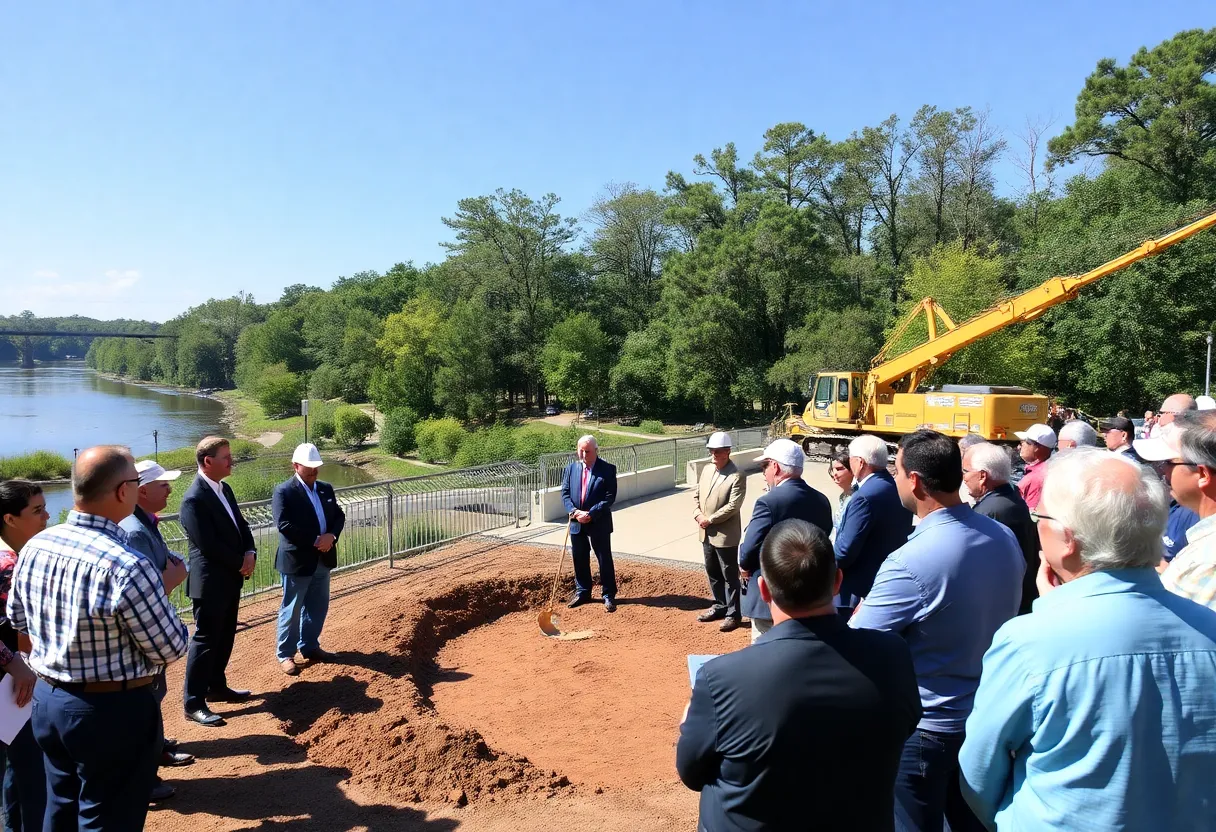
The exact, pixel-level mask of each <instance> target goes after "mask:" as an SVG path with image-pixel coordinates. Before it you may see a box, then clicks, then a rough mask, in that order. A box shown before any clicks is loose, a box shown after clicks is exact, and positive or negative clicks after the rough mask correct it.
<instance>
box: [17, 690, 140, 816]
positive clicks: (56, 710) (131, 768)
mask: <svg viewBox="0 0 1216 832" xmlns="http://www.w3.org/2000/svg"><path fill="white" fill-rule="evenodd" d="M30 722H31V723H32V724H33V728H34V738H35V739H36V740H37V741H38V745H39V746H40V747H41V748H42V752H43V754H45V755H46V782H47V791H48V794H47V798H48V801H47V814H46V821H45V825H44V826H43V830H44V832H131V830H134V829H143V828H144V820H145V819H146V818H147V815H148V798H149V797H150V796H151V794H152V787H153V786H154V785H155V783H156V767H157V764H158V763H159V762H160V752H161V732H162V730H163V728H162V726H161V722H160V705H159V704H158V703H157V701H156V694H154V693H153V692H152V688H151V686H145V687H141V688H135V689H134V690H127V691H117V692H114V693H72V692H68V691H65V690H63V689H62V688H54V687H51V686H50V685H48V684H47V683H46V682H44V681H42V680H41V679H40V680H38V684H37V685H36V686H35V687H34V712H33V715H32V717H31V718H30Z"/></svg>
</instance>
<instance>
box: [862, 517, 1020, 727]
mask: <svg viewBox="0 0 1216 832" xmlns="http://www.w3.org/2000/svg"><path fill="white" fill-rule="evenodd" d="M1025 571H1026V560H1025V559H1024V558H1023V557H1022V550H1021V548H1020V547H1019V546H1018V542H1017V538H1015V537H1014V536H1013V532H1011V531H1010V530H1009V529H1008V528H1006V527H1005V526H1003V525H1001V524H1000V523H998V522H997V521H995V520H992V519H990V518H987V517H984V516H982V515H979V514H976V513H975V511H973V510H972V508H971V507H970V506H968V505H958V506H952V507H950V508H942V509H938V510H937V511H934V512H932V513H931V514H929V515H926V516H925V517H924V519H922V520H921V521H920V523H919V524H918V525H917V526H916V528H915V529H913V530H912V534H911V535H909V537H908V542H907V543H905V544H904V545H903V546H901V547H899V548H898V549H896V550H895V551H894V552H892V553H891V554H890V555H888V556H887V559H886V560H885V561H883V564H882V566H880V567H879V569H878V575H877V576H876V577H875V578H874V587H873V588H872V589H871V590H870V594H869V595H867V596H866V599H865V601H863V602H862V603H861V606H859V607H858V608H857V612H856V614H854V616H853V617H852V618H851V619H850V620H849V625H850V626H851V627H859V628H866V629H870V630H887V631H890V632H895V633H899V634H900V635H901V636H903V637H904V641H906V642H907V643H908V648H909V649H910V650H911V651H912V665H913V667H915V668H916V683H917V685H918V686H919V687H920V702H921V706H922V707H923V708H924V717H923V718H922V719H921V721H920V725H919V726H918V727H919V728H920V729H922V730H925V731H937V732H940V733H947V734H952V733H959V732H961V731H962V730H963V728H964V725H965V723H966V721H967V714H969V713H970V712H971V701H972V699H973V698H974V696H975V689H976V688H977V687H979V683H980V670H981V668H982V667H983V661H984V651H985V650H987V649H988V645H989V644H991V643H992V636H993V634H994V633H996V631H997V629H998V628H999V627H1000V626H1001V625H1002V624H1004V623H1005V622H1006V621H1008V620H1009V619H1010V618H1013V617H1014V616H1015V615H1017V612H1018V605H1019V604H1020V603H1021V600H1022V574H1023V573H1024V572H1025Z"/></svg>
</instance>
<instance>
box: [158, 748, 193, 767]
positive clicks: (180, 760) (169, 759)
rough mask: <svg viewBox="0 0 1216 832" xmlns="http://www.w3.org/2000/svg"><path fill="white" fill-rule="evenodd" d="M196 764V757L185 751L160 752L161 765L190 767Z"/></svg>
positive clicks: (166, 750)
mask: <svg viewBox="0 0 1216 832" xmlns="http://www.w3.org/2000/svg"><path fill="white" fill-rule="evenodd" d="M193 762H194V755H193V754H187V753H185V752H184V751H169V750H168V749H165V750H164V751H162V752H160V764H161V765H162V766H188V765H190V764H191V763H193Z"/></svg>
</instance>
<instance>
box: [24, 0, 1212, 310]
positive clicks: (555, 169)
mask: <svg viewBox="0 0 1216 832" xmlns="http://www.w3.org/2000/svg"><path fill="white" fill-rule="evenodd" d="M997 6H1000V7H1002V8H1001V9H1000V10H997V9H996V8H995V7H997ZM990 7H991V8H990ZM1212 25H1216V13H1213V9H1212V8H1211V7H1210V6H1208V5H1207V4H1206V3H1198V2H1194V0H1189V1H1188V2H1178V1H1177V0H1160V2H1157V3H1155V4H1153V5H1152V7H1151V8H1150V6H1147V5H1145V4H1144V3H1143V2H1127V0H1111V2H1107V3H1103V4H1101V6H1100V8H1099V7H1095V6H1094V4H1092V3H1080V2H1042V0H1035V1H1034V2H1023V3H1007V4H1006V3H1001V4H996V3H976V2H974V1H973V0H972V2H949V3H946V2H937V3H933V4H929V3H912V2H874V3H856V4H848V3H823V2H820V3H811V2H786V3H780V4H779V3H774V2H754V3H739V2H733V3H732V2H692V1H691V0H689V2H683V3H675V2H658V1H657V0H656V1H655V2H632V1H631V2H612V3H604V2H589V1H588V2H572V1H571V0H567V2H550V3H520V2H501V0H500V2H476V3H473V2H469V3H446V4H445V3H406V2H395V3H387V2H385V3H373V2H360V1H358V0H357V2H353V3H351V2H344V3H322V2H286V1H285V0H278V1H276V2H269V1H267V0H258V2H206V3H164V4H162V3H150V2H146V3H142V4H141V3H128V2H108V3H107V2H91V3H71V2H64V3H17V2H11V3H6V4H4V5H3V7H2V9H0V298H3V303H2V304H0V310H3V311H4V313H6V314H11V313H15V312H18V311H20V310H22V309H25V308H29V309H32V310H33V311H34V312H36V313H38V314H43V315H59V314H73V313H77V314H85V315H93V316H97V317H101V318H110V317H120V316H125V317H139V318H149V319H153V320H164V319H166V318H169V317H172V316H173V315H175V314H177V313H179V312H181V311H183V310H184V309H185V308H186V307H188V306H190V305H192V304H196V303H199V302H201V301H204V300H206V299H207V298H208V297H222V296H228V295H231V294H232V293H234V292H236V291H237V290H241V289H243V290H246V291H249V292H252V293H253V294H254V296H255V297H256V298H257V299H258V300H259V301H270V300H273V299H275V298H276V297H278V294H279V292H280V290H281V289H282V287H283V286H285V285H288V284H291V283H309V284H315V285H321V286H329V285H330V284H331V283H332V282H333V280H334V279H335V278H337V277H338V276H339V275H349V274H352V273H354V272H358V271H362V270H365V269H376V270H384V269H386V268H388V267H390V266H391V265H392V264H393V263H396V262H400V261H405V260H413V261H414V262H415V263H417V264H419V265H421V264H423V263H425V262H427V261H435V260H438V259H440V258H442V256H443V250H442V249H441V248H440V246H439V242H440V241H441V240H443V239H445V238H446V237H447V229H446V228H445V227H444V226H443V224H442V223H441V221H440V217H442V216H444V215H450V214H451V213H452V211H453V209H454V208H455V206H456V201H457V200H458V199H460V198H461V197H466V196H475V195H478V194H483V193H488V192H490V191H492V190H494V189H495V188H498V187H505V188H511V187H518V188H521V189H523V190H524V191H526V192H528V193H530V194H534V195H539V194H543V193H545V192H548V191H552V192H554V193H557V194H558V195H559V196H560V197H561V198H562V204H561V210H562V212H563V213H565V214H571V215H581V214H582V213H583V212H584V211H585V210H586V209H587V207H588V205H589V204H590V203H591V201H592V200H593V199H594V198H595V196H596V194H597V193H598V192H599V191H600V190H601V188H602V187H603V186H604V184H605V183H608V182H613V181H616V182H625V181H631V182H636V183H639V184H641V185H644V186H652V187H656V188H661V187H662V184H663V177H664V175H665V173H666V172H667V171H668V170H670V169H675V170H681V171H684V172H686V173H689V172H690V171H691V167H692V161H691V160H692V156H693V155H694V154H695V153H698V152H704V153H708V152H709V150H711V149H712V148H714V147H716V146H720V145H722V144H724V143H725V142H727V141H732V140H733V141H735V142H736V143H737V144H738V146H739V149H740V151H741V153H742V154H744V156H745V158H750V156H751V155H752V154H753V153H754V152H755V151H756V150H757V149H758V147H759V144H760V140H761V139H760V137H761V135H762V133H763V132H764V130H765V129H766V128H768V127H770V126H772V125H773V124H776V123H778V122H781V121H792V120H797V121H802V122H804V123H805V124H807V125H808V126H810V127H812V128H814V129H815V130H816V131H818V132H821V133H826V134H827V135H828V136H829V137H831V138H833V139H840V138H844V137H846V136H847V135H848V134H849V133H850V132H852V131H853V130H858V129H860V128H861V127H863V126H865V125H867V124H874V123H877V122H878V121H880V120H882V119H883V118H884V117H886V116H887V115H889V114H890V113H892V112H897V113H899V114H900V115H901V116H902V117H904V118H908V117H910V116H911V115H912V113H913V112H914V111H915V110H916V108H917V107H919V106H920V105H921V104H925V103H932V104H935V105H937V106H939V107H943V108H950V107H956V106H960V105H965V104H969V105H972V106H974V107H976V108H983V107H985V106H988V107H991V110H992V116H993V119H994V121H995V122H996V123H997V124H998V125H1000V126H1001V127H1003V128H1005V129H1006V130H1007V132H1008V133H1009V136H1010V139H1011V145H1012V144H1014V143H1015V140H1014V135H1013V134H1014V133H1015V132H1016V131H1017V130H1019V129H1020V128H1021V127H1022V125H1023V124H1024V121H1025V119H1026V118H1027V117H1028V116H1031V117H1034V116H1045V115H1055V116H1056V118H1057V122H1056V123H1057V126H1058V127H1063V126H1064V125H1065V124H1068V123H1070V122H1071V119H1072V112H1073V105H1074V103H1075V100H1076V95H1077V92H1078V91H1079V90H1080V88H1081V86H1082V84H1083V82H1084V79H1085V77H1086V76H1087V75H1088V74H1089V73H1090V72H1091V71H1092V70H1093V68H1094V65H1095V63H1096V62H1097V61H1098V59H1099V58H1102V57H1104V56H1110V57H1114V58H1116V59H1118V60H1119V61H1120V62H1121V63H1122V62H1126V60H1127V59H1128V58H1129V57H1130V56H1131V54H1132V53H1133V52H1134V51H1135V50H1136V49H1137V48H1139V47H1140V46H1142V45H1147V46H1152V45H1155V44H1157V43H1159V42H1160V41H1162V40H1164V39H1165V38H1168V37H1170V36H1171V35H1173V34H1174V33H1176V32H1178V31H1180V30H1182V29H1187V28H1196V27H1210V26H1212ZM1015 175H1016V170H1015V169H1014V168H1013V167H1012V166H1011V165H1009V164H1005V165H1003V166H1002V167H1001V169H1000V178H1001V180H1002V182H1001V188H1002V190H1003V191H1004V192H1011V191H1012V190H1014V189H1015V188H1016V187H1017V183H1016V182H1015Z"/></svg>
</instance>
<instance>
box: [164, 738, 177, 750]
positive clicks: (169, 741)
mask: <svg viewBox="0 0 1216 832" xmlns="http://www.w3.org/2000/svg"><path fill="white" fill-rule="evenodd" d="M161 747H162V748H163V749H164V750H165V751H176V750H177V739H176V738H175V737H165V744H164V745H163V746H161Z"/></svg>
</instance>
